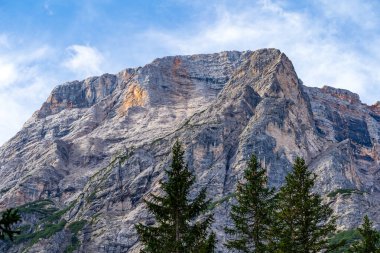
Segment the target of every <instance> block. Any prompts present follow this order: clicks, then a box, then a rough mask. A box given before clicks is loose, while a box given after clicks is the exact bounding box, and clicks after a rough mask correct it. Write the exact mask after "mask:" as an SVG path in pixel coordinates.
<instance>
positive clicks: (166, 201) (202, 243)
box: [136, 141, 215, 253]
mask: <svg viewBox="0 0 380 253" xmlns="http://www.w3.org/2000/svg"><path fill="white" fill-rule="evenodd" d="M172 154H173V157H172V162H171V166H170V168H169V169H167V170H165V174H166V175H167V180H166V181H162V182H161V188H162V191H163V194H161V195H155V194H150V199H149V200H144V202H145V204H146V205H147V207H148V210H149V212H150V213H151V214H153V216H154V217H155V220H156V225H155V226H145V225H143V224H138V225H137V226H136V229H137V231H138V233H139V235H140V238H141V241H142V242H143V244H144V246H145V248H144V252H157V253H164V252H165V253H170V252H176V253H179V252H181V253H184V252H191V253H193V252H194V253H195V252H197V253H198V252H205V253H206V252H212V251H211V250H213V248H214V244H215V235H213V234H211V235H208V230H209V228H210V225H211V223H212V222H213V216H212V215H211V214H208V215H206V212H207V211H208V206H209V204H210V200H207V199H206V188H202V189H201V191H200V192H199V193H198V195H197V196H196V197H195V198H194V199H190V192H191V190H192V186H193V185H194V183H195V177H194V176H193V175H192V174H191V172H190V171H189V169H188V167H187V165H185V162H184V151H183V149H182V145H181V143H180V142H179V141H176V143H175V144H174V146H173V149H172Z"/></svg>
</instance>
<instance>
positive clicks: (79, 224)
mask: <svg viewBox="0 0 380 253" xmlns="http://www.w3.org/2000/svg"><path fill="white" fill-rule="evenodd" d="M86 224H87V221H86V220H79V221H74V222H73V223H70V224H69V225H68V228H69V229H70V231H71V233H73V234H77V233H78V232H79V231H81V230H82V229H83V227H84V226H85V225H86Z"/></svg>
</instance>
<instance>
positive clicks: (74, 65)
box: [63, 45, 104, 78]
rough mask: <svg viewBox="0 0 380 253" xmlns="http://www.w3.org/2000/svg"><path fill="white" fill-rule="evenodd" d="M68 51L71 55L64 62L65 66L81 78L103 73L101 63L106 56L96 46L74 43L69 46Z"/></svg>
mask: <svg viewBox="0 0 380 253" xmlns="http://www.w3.org/2000/svg"><path fill="white" fill-rule="evenodd" d="M67 51H68V53H69V57H68V59H66V60H65V61H64V62H63V66H64V67H66V68H67V69H69V70H70V71H72V72H74V73H76V74H77V75H78V76H80V77H81V78H85V77H88V76H91V75H99V74H102V70H101V65H102V63H103V59H104V58H103V55H102V54H101V53H100V52H99V51H98V50H97V49H96V48H94V47H90V46H83V45H72V46H70V47H68V48H67Z"/></svg>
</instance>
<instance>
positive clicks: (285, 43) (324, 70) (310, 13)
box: [0, 0, 380, 144]
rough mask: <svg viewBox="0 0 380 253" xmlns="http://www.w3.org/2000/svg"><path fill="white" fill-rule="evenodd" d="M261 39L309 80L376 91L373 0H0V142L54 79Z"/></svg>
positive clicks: (379, 80) (377, 34)
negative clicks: (289, 60) (286, 56)
mask: <svg viewBox="0 0 380 253" xmlns="http://www.w3.org/2000/svg"><path fill="white" fill-rule="evenodd" d="M264 47H275V48H279V49H280V50H282V51H283V52H285V53H286V54H287V55H288V57H289V58H290V59H291V60H292V61H293V64H294V65H295V68H296V71H297V73H298V75H299V77H300V78H301V79H302V80H303V81H304V83H305V84H306V85H308V86H323V85H330V86H334V87H340V88H346V89H349V90H351V91H354V92H356V93H358V94H359V95H360V96H361V99H362V101H363V102H365V103H368V104H372V103H374V102H375V101H377V100H380V71H379V69H380V1H376V0H372V1H365V0H334V1H333V0H310V1H301V0H299V1H297V0H294V1H285V0H278V1H276V0H272V1H270V0H262V1H261V0H257V1H255V0H208V1H203V0H192V1H189V0H187V1H183V0H161V1H159V0H133V1H130V0H124V1H121V0H119V1H116V0H114V1H112V0H92V1H90V0H45V1H43V0H23V1H21V0H20V1H14V0H0V144H1V143H4V142H5V141H6V140H8V139H9V138H11V137H12V136H13V135H14V134H15V133H16V132H17V131H18V130H20V128H21V127H22V124H23V123H24V122H25V121H26V120H27V119H28V118H30V116H31V115H32V114H33V112H34V111H35V110H37V109H39V107H40V106H41V104H42V103H43V101H45V100H46V98H47V97H48V95H49V93H50V92H51V90H52V89H53V88H54V87H55V86H56V85H58V84H60V83H63V82H66V81H71V80H75V79H84V78H86V77H88V76H93V75H100V74H102V73H105V72H108V73H117V72H119V71H120V70H122V69H124V68H126V67H135V66H141V65H144V64H147V63H149V62H150V61H152V60H153V59H154V58H157V57H162V56H165V55H178V54H194V53H213V52H219V51H224V50H255V49H259V48H264Z"/></svg>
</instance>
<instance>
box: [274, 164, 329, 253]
mask: <svg viewBox="0 0 380 253" xmlns="http://www.w3.org/2000/svg"><path fill="white" fill-rule="evenodd" d="M315 179H316V175H315V174H313V173H311V172H309V171H308V169H307V166H306V164H305V161H304V160H303V159H302V158H299V157H298V158H297V159H296V160H295V163H294V165H293V171H292V172H291V173H289V174H288V175H287V176H286V179H285V185H284V186H283V187H281V188H280V190H279V193H278V195H277V202H276V203H277V207H276V212H275V215H274V217H275V223H274V226H273V227H272V235H273V238H272V246H273V248H272V252H281V253H298V252H299V253H308V252H321V251H323V250H326V249H328V237H329V236H331V234H332V233H333V232H334V231H335V218H334V217H332V209H331V208H330V207H329V206H328V205H327V204H323V203H322V199H321V197H320V196H319V195H318V194H316V193H313V192H312V189H313V186H314V183H315Z"/></svg>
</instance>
